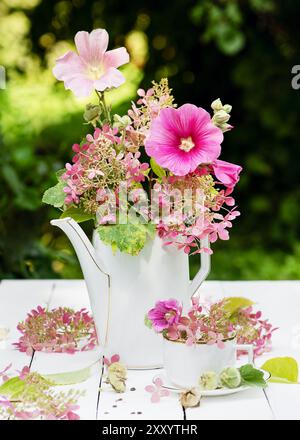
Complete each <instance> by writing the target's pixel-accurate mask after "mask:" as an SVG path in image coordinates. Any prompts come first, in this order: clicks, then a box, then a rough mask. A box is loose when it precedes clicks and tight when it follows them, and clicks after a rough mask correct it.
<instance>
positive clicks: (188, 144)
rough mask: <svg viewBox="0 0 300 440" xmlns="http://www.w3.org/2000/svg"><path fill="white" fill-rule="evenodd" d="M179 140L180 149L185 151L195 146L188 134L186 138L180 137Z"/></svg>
mask: <svg viewBox="0 0 300 440" xmlns="http://www.w3.org/2000/svg"><path fill="white" fill-rule="evenodd" d="M180 141H181V142H180V145H179V148H180V150H183V151H186V152H187V153H188V152H189V151H191V150H192V149H193V148H194V146H195V144H194V142H193V139H192V138H191V136H189V137H188V138H181V139H180Z"/></svg>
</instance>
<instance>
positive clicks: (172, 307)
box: [147, 299, 182, 332]
mask: <svg viewBox="0 0 300 440" xmlns="http://www.w3.org/2000/svg"><path fill="white" fill-rule="evenodd" d="M181 312H182V306H181V304H180V303H179V302H178V301H177V300H176V299H169V300H167V301H158V302H157V303H156V304H155V307H154V309H151V310H150V311H149V312H148V315H147V316H148V319H149V320H150V321H151V322H152V325H153V328H154V330H155V331H156V332H161V331H162V330H165V329H167V328H168V327H171V326H172V325H174V324H177V323H178V322H179V319H180V316H181Z"/></svg>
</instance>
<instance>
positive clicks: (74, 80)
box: [53, 29, 129, 97]
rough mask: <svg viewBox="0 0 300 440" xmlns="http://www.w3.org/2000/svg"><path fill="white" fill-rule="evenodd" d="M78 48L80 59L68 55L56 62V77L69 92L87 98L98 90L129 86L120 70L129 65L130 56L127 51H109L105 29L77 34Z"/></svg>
mask: <svg viewBox="0 0 300 440" xmlns="http://www.w3.org/2000/svg"><path fill="white" fill-rule="evenodd" d="M75 44H76V48H77V51H78V55H77V54H76V53H75V52H73V51H68V52H67V53H65V54H64V55H63V56H61V57H60V58H58V59H57V60H56V65H55V67H54V69H53V74H54V76H55V77H56V78H57V79H58V80H60V81H64V83H65V88H66V89H67V90H72V92H73V93H74V94H75V95H76V96H78V97H83V96H89V95H90V94H91V92H92V91H93V90H94V89H96V90H98V91H103V90H105V89H107V88H111V87H119V86H120V85H121V84H123V83H124V82H125V78H124V76H123V75H122V73H121V72H119V70H118V69H117V68H118V67H120V66H122V65H123V64H126V63H128V62H129V55H128V52H127V50H126V49H125V47H120V48H118V49H114V50H109V51H107V46H108V33H107V32H106V30H105V29H95V30H93V31H92V32H91V33H88V32H84V31H80V32H77V34H76V35H75Z"/></svg>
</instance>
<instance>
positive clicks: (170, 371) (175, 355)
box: [164, 339, 253, 388]
mask: <svg viewBox="0 0 300 440" xmlns="http://www.w3.org/2000/svg"><path fill="white" fill-rule="evenodd" d="M224 344H225V347H224V348H219V347H218V346H217V344H214V345H208V344H200V343H199V344H193V345H191V346H188V345H186V344H185V343H183V342H178V341H170V340H168V339H164V368H165V371H166V375H167V377H168V379H169V380H170V381H171V382H172V383H173V384H174V385H175V386H177V387H180V388H190V387H194V386H197V385H198V383H199V378H200V376H201V375H202V374H203V373H206V372H208V371H214V372H215V373H217V374H219V373H221V371H222V370H223V369H224V368H226V367H232V366H234V365H235V364H236V358H237V351H238V350H243V351H247V353H248V363H250V364H253V346H252V345H239V344H236V340H235V339H229V340H226V341H224Z"/></svg>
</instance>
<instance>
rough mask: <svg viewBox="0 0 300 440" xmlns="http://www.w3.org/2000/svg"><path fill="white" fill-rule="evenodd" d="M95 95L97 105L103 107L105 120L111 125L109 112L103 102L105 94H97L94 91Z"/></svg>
mask: <svg viewBox="0 0 300 440" xmlns="http://www.w3.org/2000/svg"><path fill="white" fill-rule="evenodd" d="M96 93H97V96H98V98H99V103H100V104H101V105H102V107H103V110H104V115H105V118H106V120H107V122H109V123H111V117H110V112H109V110H108V107H107V105H106V101H105V92H98V90H96Z"/></svg>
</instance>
